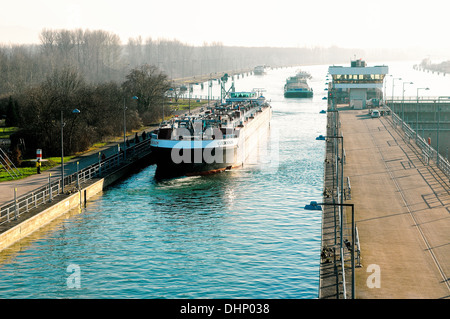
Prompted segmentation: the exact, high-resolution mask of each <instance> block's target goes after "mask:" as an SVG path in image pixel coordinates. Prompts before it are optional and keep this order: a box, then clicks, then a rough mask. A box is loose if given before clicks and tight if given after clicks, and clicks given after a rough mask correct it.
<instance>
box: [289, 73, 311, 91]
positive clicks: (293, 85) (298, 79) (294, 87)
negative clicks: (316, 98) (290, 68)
mask: <svg viewBox="0 0 450 319" xmlns="http://www.w3.org/2000/svg"><path fill="white" fill-rule="evenodd" d="M308 79H311V74H309V73H308V72H306V71H298V72H297V74H296V75H295V76H291V77H289V78H287V79H286V84H285V85H284V97H287V98H290V97H312V96H313V89H312V88H310V87H309V84H308Z"/></svg>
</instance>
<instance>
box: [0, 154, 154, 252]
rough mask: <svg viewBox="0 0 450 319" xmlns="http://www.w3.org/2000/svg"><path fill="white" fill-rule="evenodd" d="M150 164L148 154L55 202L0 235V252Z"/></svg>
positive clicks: (150, 158)
mask: <svg viewBox="0 0 450 319" xmlns="http://www.w3.org/2000/svg"><path fill="white" fill-rule="evenodd" d="M151 163H152V157H151V154H148V155H146V156H144V157H142V158H140V159H138V160H135V161H134V162H132V163H130V164H127V165H125V166H123V167H121V168H120V169H118V170H116V171H114V172H113V173H111V174H109V175H107V176H105V177H104V178H101V179H99V180H98V181H96V182H94V183H92V184H91V185H89V186H86V187H83V188H82V189H81V190H80V191H78V192H76V193H74V194H72V195H70V196H68V197H67V198H64V199H63V200H60V201H58V202H56V200H57V199H56V198H55V204H54V205H52V206H51V207H48V208H46V209H45V210H43V211H42V212H40V213H38V214H36V215H34V216H33V217H30V218H28V219H26V220H24V221H23V222H21V223H20V224H18V225H16V226H14V227H13V228H11V229H9V230H7V231H5V232H3V233H2V234H0V251H2V250H3V249H5V248H7V247H9V246H11V245H12V244H14V243H16V242H17V241H19V240H21V239H23V238H25V237H27V236H28V235H30V234H31V233H33V232H34V231H36V230H38V229H39V228H41V227H43V226H45V225H47V224H48V223H50V222H51V221H53V220H54V219H56V218H57V217H59V216H62V215H63V214H65V213H67V212H68V211H70V210H71V209H73V208H76V207H78V206H81V205H84V204H85V203H86V202H87V200H88V199H89V198H91V197H92V196H94V195H96V194H98V193H100V192H101V191H103V190H104V189H105V188H107V187H108V186H110V185H112V184H114V183H115V182H117V181H119V180H120V179H122V178H124V177H125V176H127V175H128V174H130V173H132V172H133V171H135V170H137V169H139V168H141V167H145V166H147V165H149V164H151Z"/></svg>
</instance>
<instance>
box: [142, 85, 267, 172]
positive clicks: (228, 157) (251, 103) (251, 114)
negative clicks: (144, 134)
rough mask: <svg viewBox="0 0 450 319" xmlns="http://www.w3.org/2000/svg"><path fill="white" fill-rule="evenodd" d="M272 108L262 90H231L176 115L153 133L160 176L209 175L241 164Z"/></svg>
mask: <svg viewBox="0 0 450 319" xmlns="http://www.w3.org/2000/svg"><path fill="white" fill-rule="evenodd" d="M271 117H272V108H271V106H270V105H269V104H268V103H267V101H266V99H265V98H264V96H262V95H260V94H259V92H254V91H251V92H229V93H228V96H227V98H226V99H225V103H222V104H219V103H217V104H216V106H215V107H208V108H207V110H205V111H203V112H201V113H199V114H196V115H195V116H184V117H175V118H172V119H171V120H170V121H168V122H165V123H162V125H160V127H159V129H157V130H155V131H153V132H152V134H151V148H152V151H153V152H154V154H155V160H156V165H157V168H156V173H155V177H156V178H157V179H164V178H172V177H178V176H193V175H207V174H212V173H218V172H222V171H225V170H229V169H232V168H236V167H241V166H242V165H243V163H244V162H245V160H246V159H247V157H248V156H249V155H250V153H251V152H252V148H253V146H254V144H255V142H256V141H257V140H255V138H254V137H256V136H257V135H258V132H259V130H260V129H264V128H266V129H267V128H268V127H269V123H270V119H271Z"/></svg>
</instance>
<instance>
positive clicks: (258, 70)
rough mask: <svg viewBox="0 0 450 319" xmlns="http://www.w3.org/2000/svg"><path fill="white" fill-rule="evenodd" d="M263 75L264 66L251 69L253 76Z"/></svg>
mask: <svg viewBox="0 0 450 319" xmlns="http://www.w3.org/2000/svg"><path fill="white" fill-rule="evenodd" d="M264 73H265V70H264V66H263V65H258V66H256V67H255V68H254V69H253V74H255V75H263V74H264Z"/></svg>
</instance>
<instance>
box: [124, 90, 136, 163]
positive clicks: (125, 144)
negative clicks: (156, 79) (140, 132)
mask: <svg viewBox="0 0 450 319" xmlns="http://www.w3.org/2000/svg"><path fill="white" fill-rule="evenodd" d="M131 99H133V100H137V99H138V97H137V96H133V97H132V98H131ZM126 110H127V106H126V103H125V97H124V98H123V149H124V152H123V156H124V159H126V158H127V119H126Z"/></svg>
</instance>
